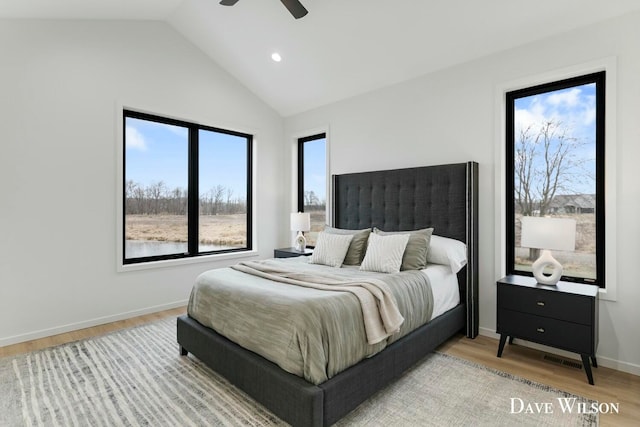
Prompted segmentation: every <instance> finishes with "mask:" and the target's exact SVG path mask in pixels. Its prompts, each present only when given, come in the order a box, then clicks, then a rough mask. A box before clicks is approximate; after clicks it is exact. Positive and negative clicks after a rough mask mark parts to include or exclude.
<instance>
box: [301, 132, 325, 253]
mask: <svg viewBox="0 0 640 427" xmlns="http://www.w3.org/2000/svg"><path fill="white" fill-rule="evenodd" d="M326 142H327V138H326V134H324V133H321V134H318V135H313V136H309V137H305V138H300V139H298V211H299V212H308V213H309V214H310V216H311V231H309V232H307V233H306V234H305V237H306V238H307V246H310V247H314V246H315V243H316V239H317V237H318V233H319V232H320V231H322V230H323V229H324V226H325V224H326V223H327V154H326Z"/></svg>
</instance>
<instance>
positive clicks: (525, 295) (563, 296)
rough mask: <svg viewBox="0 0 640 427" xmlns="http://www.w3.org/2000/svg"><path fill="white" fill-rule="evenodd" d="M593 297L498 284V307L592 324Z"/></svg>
mask: <svg viewBox="0 0 640 427" xmlns="http://www.w3.org/2000/svg"><path fill="white" fill-rule="evenodd" d="M592 304H593V298H588V297H581V296H580V295H573V294H567V293H562V292H553V291H546V290H543V289H535V288H524V287H520V286H513V285H504V284H503V285H499V286H498V308H502V309H507V310H513V311H521V312H524V313H530V314H533V315H536V316H544V317H551V318H554V319H559V320H566V321H569V322H573V323H581V324H583V325H591V324H592V322H593V319H592V318H591V315H592V313H593V309H592Z"/></svg>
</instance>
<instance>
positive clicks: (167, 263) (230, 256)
mask: <svg viewBox="0 0 640 427" xmlns="http://www.w3.org/2000/svg"><path fill="white" fill-rule="evenodd" d="M258 255H259V253H258V251H256V250H250V251H245V252H231V253H224V254H213V255H203V256H197V257H190V258H179V259H168V260H163V261H150V262H141V263H137V264H122V262H119V263H118V269H117V270H118V273H126V272H129V271H140V270H154V269H158V268H165V267H178V266H182V265H189V264H201V263H204V262H217V261H226V260H234V259H243V258H252V257H256V256H258Z"/></svg>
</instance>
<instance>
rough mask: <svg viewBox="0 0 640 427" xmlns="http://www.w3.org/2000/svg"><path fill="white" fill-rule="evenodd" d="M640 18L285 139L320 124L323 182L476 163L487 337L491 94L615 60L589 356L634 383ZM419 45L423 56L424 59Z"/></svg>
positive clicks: (332, 114) (491, 292)
mask: <svg viewBox="0 0 640 427" xmlns="http://www.w3.org/2000/svg"><path fill="white" fill-rule="evenodd" d="M638 40H640V14H634V15H630V16H627V17H623V18H620V19H616V20H613V21H609V22H605V23H602V24H599V25H596V26H592V27H589V28H585V29H581V30H577V31H572V32H568V33H565V34H563V35H561V36H558V37H554V38H552V39H547V40H542V41H539V42H536V43H532V44H530V45H526V46H523V47H521V48H518V49H514V50H511V51H508V52H503V53H501V54H497V55H492V56H490V57H486V58H483V59H481V60H478V61H474V62H471V63H466V64H461V65H459V66H455V67H452V68H449V69H446V70H442V71H440V72H435V73H432V74H429V75H426V76H423V77H421V78H418V79H415V80H412V81H409V82H405V83H402V84H399V85H395V86H392V87H388V88H385V89H382V90H379V91H375V92H372V93H369V94H365V95H362V96H358V97H355V98H351V99H347V100H345V101H341V102H338V103H335V104H332V105H329V106H326V107H322V108H318V109H316V110H312V111H309V112H306V113H303V114H299V115H296V116H292V117H289V118H287V119H286V120H285V137H288V136H289V135H292V134H296V133H298V132H299V131H300V130H303V129H309V128H314V127H316V126H319V125H325V124H328V126H329V128H330V133H329V144H330V146H331V152H330V164H331V173H343V172H356V171H365V170H375V169H390V168H398V167H411V166H421V165H430V164H439V163H452V162H463V161H467V160H475V161H477V162H479V164H480V168H479V169H480V180H479V185H480V195H481V196H480V209H479V216H480V236H479V240H480V247H479V253H480V304H481V308H480V326H481V332H482V333H484V334H487V335H492V334H494V332H495V321H496V304H495V299H496V292H495V280H496V279H497V278H498V276H499V275H500V272H499V271H496V270H497V269H496V268H495V266H496V258H495V252H496V249H497V247H498V245H500V241H499V240H498V238H497V237H496V236H498V234H499V230H496V227H495V220H494V218H495V217H496V215H498V214H499V212H496V201H497V196H498V194H496V190H495V188H496V187H495V182H494V181H495V172H496V168H500V165H497V161H496V157H497V153H496V145H497V144H496V137H497V135H499V134H500V130H499V129H496V123H497V122H499V120H497V117H499V115H500V114H501V111H500V109H498V108H496V101H495V99H496V92H497V88H499V87H500V86H502V85H504V84H506V83H507V82H512V81H515V80H518V79H523V78H525V77H528V76H535V75H539V74H542V73H547V72H550V71H553V70H557V69H563V68H567V67H572V66H574V65H576V64H582V63H586V62H590V61H594V60H600V59H603V58H607V57H611V56H617V61H618V65H617V70H618V75H617V88H618V90H617V94H616V99H617V105H616V110H617V117H616V121H615V122H614V123H615V125H616V133H617V141H616V143H617V146H616V147H617V158H616V159H615V165H616V167H615V173H614V176H615V180H616V183H615V184H616V192H617V200H614V201H613V203H614V204H615V207H616V212H617V216H616V218H615V220H616V222H617V230H618V232H617V236H616V241H617V247H616V249H617V255H618V256H617V262H615V263H613V265H610V266H609V267H608V268H614V269H616V276H617V283H616V285H617V301H615V302H610V301H601V303H600V345H599V348H598V356H599V358H600V361H601V363H602V364H603V365H605V366H611V367H618V368H620V369H623V370H627V371H630V372H634V373H636V374H639V375H640V340H638V331H637V328H638V325H640V310H638V305H639V303H640V285H638V280H637V278H636V277H635V276H636V271H635V269H636V266H637V263H638V259H640V248H639V243H638V242H639V241H640V239H639V237H640V226H639V225H638V224H639V221H638V219H637V216H638V212H640V194H639V193H640V187H639V186H638V173H637V159H638V157H639V156H640V144H639V143H638V137H639V136H640V120H638V116H639V114H640V78H639V77H640V50H638V44H637V41H638ZM430 42H431V41H425V45H424V52H422V53H421V54H424V55H428V54H429V43H430Z"/></svg>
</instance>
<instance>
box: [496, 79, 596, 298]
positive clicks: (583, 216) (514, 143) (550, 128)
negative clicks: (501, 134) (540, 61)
mask: <svg viewBox="0 0 640 427" xmlns="http://www.w3.org/2000/svg"><path fill="white" fill-rule="evenodd" d="M604 94H605V72H604V71H603V72H598V73H594V74H589V75H584V76H580V77H575V78H571V79H567V80H561V81H556V82H552V83H547V84H543V85H539V86H534V87H530V88H525V89H520V90H516V91H512V92H508V93H507V94H506V108H507V110H506V122H507V130H506V141H507V147H506V153H507V171H506V175H507V188H506V192H507V193H506V194H507V197H506V202H507V203H506V209H507V212H506V218H507V233H506V234H507V251H506V253H507V260H506V261H507V273H508V274H523V275H531V263H532V262H533V260H535V259H536V258H537V256H538V251H539V250H537V249H531V248H524V247H521V245H520V230H521V218H522V217H523V216H546V217H556V218H572V219H574V220H575V222H576V242H575V243H576V244H575V250H574V251H566V252H563V251H553V256H554V257H555V258H556V259H558V261H559V262H560V263H561V264H562V265H563V268H564V272H563V276H562V280H568V281H575V282H580V283H590V284H597V285H599V286H600V287H602V288H604V287H605V282H604V278H605V274H604V267H605V263H604V260H605V254H604V251H605V239H604V236H605V211H604V206H605V203H604V200H605V197H604V196H605V195H604V188H605V186H604V176H605V174H604V165H605V159H604V153H605V141H604V135H605V132H604V122H605V95H604Z"/></svg>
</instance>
